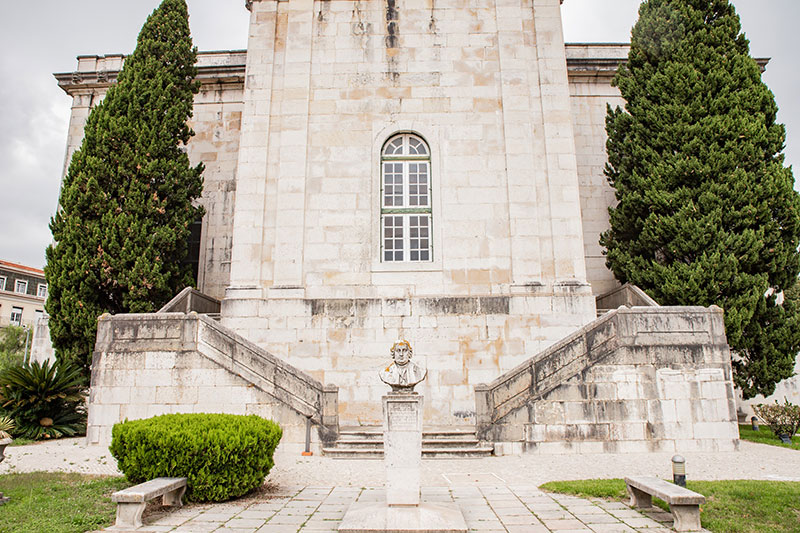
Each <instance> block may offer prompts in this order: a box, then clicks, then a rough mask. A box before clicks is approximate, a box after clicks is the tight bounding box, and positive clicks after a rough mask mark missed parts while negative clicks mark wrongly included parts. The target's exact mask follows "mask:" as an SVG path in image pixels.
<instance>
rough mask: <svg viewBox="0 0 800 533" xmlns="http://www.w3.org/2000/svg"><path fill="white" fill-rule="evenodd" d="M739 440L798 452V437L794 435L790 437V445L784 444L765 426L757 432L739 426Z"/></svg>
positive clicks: (799, 445) (799, 447)
mask: <svg viewBox="0 0 800 533" xmlns="http://www.w3.org/2000/svg"><path fill="white" fill-rule="evenodd" d="M739 438H741V439H742V440H749V441H751V442H758V443H761V444H769V445H771V446H781V447H783V448H791V449H793V450H800V437H798V436H797V435H795V436H794V437H792V443H791V444H784V443H782V442H781V439H779V438H778V437H776V436H775V434H773V433H772V431H770V430H769V428H768V427H767V426H761V429H760V430H758V431H753V428H752V427H751V426H749V425H747V426H744V425H742V426H739Z"/></svg>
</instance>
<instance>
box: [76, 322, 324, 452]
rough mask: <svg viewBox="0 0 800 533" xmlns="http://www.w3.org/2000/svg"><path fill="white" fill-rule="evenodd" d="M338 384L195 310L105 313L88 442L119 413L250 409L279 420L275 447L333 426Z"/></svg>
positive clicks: (103, 436) (101, 437)
mask: <svg viewBox="0 0 800 533" xmlns="http://www.w3.org/2000/svg"><path fill="white" fill-rule="evenodd" d="M336 396H337V389H336V388H335V387H324V386H323V385H322V384H321V383H319V382H318V381H317V380H315V379H314V378H313V377H311V376H309V375H308V374H305V373H304V372H302V371H300V370H298V369H296V368H293V367H291V366H289V365H287V364H286V363H285V362H282V361H280V360H279V359H277V358H275V357H274V356H272V355H271V354H269V353H267V352H264V351H263V350H261V349H260V348H258V347H257V346H255V345H253V344H251V343H249V342H248V341H246V340H244V339H242V338H241V337H238V336H237V335H236V334H235V333H233V332H230V331H227V330H225V328H223V327H222V326H220V325H219V324H218V323H217V322H215V321H213V320H211V319H209V318H208V317H206V316H202V315H197V314H194V313H192V314H188V315H185V314H182V313H164V314H146V315H117V316H114V317H110V316H104V317H102V318H101V319H100V321H99V323H98V341H97V345H96V347H95V354H94V361H93V364H92V389H91V396H90V402H89V419H88V429H87V440H88V441H89V442H90V443H96V444H105V445H107V444H108V442H109V441H110V438H111V428H112V426H113V425H114V424H115V423H117V422H120V421H122V420H124V419H126V418H128V419H131V420H133V419H139V418H148V417H151V416H155V415H159V414H166V413H231V414H257V415H259V416H262V417H265V418H273V419H275V420H277V421H279V422H280V424H281V426H282V427H283V430H284V437H283V439H282V441H281V442H282V446H289V447H298V448H299V447H300V446H301V445H303V444H304V442H305V423H306V419H307V418H310V419H311V420H312V421H313V422H314V424H315V425H316V427H317V428H318V430H319V431H316V432H314V433H315V435H314V443H313V444H314V446H315V447H318V446H319V443H320V440H321V439H327V438H333V437H334V436H335V431H336V428H337V427H338V413H337V400H336Z"/></svg>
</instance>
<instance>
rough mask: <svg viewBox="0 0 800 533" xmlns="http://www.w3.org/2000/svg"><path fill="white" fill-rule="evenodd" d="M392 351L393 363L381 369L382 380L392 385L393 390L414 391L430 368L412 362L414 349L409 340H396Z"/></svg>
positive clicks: (408, 392)
mask: <svg viewBox="0 0 800 533" xmlns="http://www.w3.org/2000/svg"><path fill="white" fill-rule="evenodd" d="M391 353H392V360H393V361H392V364H390V365H389V366H387V367H386V368H385V369H383V370H381V372H380V378H381V381H383V382H384V383H386V384H387V385H389V386H390V387H392V392H399V393H406V394H411V393H413V392H414V386H415V385H416V384H417V383H419V382H420V381H422V380H423V379H425V376H427V375H428V369H426V368H422V367H420V366H418V365H416V364H414V363H412V362H411V357H412V356H413V355H414V351H413V350H412V349H411V344H409V343H408V341H405V340H401V341H397V342H395V343H394V344H393V345H392V349H391Z"/></svg>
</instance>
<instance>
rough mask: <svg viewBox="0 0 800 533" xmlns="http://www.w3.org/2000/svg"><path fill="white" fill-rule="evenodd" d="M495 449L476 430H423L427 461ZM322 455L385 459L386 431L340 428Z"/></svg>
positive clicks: (484, 453)
mask: <svg viewBox="0 0 800 533" xmlns="http://www.w3.org/2000/svg"><path fill="white" fill-rule="evenodd" d="M493 449H494V448H493V447H492V446H491V445H489V446H487V445H485V444H482V443H481V442H480V441H479V440H478V437H477V435H476V433H475V428H474V427H463V428H461V427H437V428H432V427H431V428H424V429H423V430H422V458H423V459H448V458H449V459H465V458H472V457H489V456H491V455H492V451H493ZM322 452H323V453H324V454H325V455H327V456H329V457H333V458H334V459H382V458H383V429H382V428H381V427H380V426H360V427H346V426H342V427H341V428H340V429H339V438H338V439H337V440H336V441H335V442H334V443H332V446H330V447H327V448H323V449H322Z"/></svg>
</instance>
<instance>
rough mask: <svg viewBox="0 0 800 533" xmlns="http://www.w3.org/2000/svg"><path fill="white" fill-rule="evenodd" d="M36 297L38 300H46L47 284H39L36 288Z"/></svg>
mask: <svg viewBox="0 0 800 533" xmlns="http://www.w3.org/2000/svg"><path fill="white" fill-rule="evenodd" d="M42 289H44V290H42ZM36 296H38V297H39V298H47V283H40V284H39V286H38V287H37V288H36Z"/></svg>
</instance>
